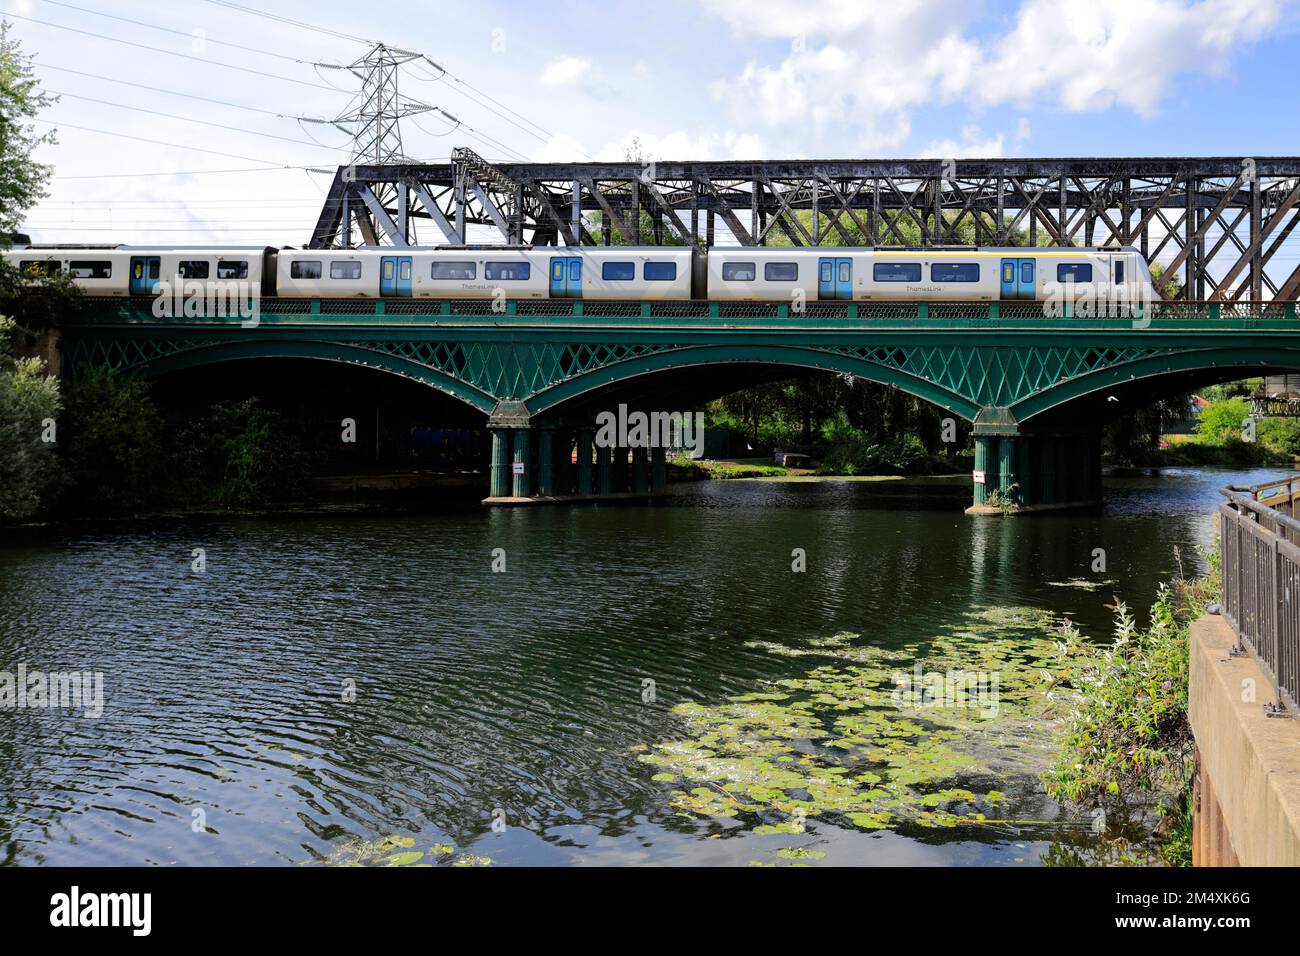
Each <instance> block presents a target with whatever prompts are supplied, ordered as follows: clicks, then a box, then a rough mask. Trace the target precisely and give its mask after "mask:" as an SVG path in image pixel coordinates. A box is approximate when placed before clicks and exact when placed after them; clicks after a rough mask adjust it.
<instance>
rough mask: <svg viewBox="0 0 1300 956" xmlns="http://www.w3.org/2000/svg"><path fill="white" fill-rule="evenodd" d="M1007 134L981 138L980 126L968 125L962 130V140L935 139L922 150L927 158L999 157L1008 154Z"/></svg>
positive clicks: (922, 154)
mask: <svg viewBox="0 0 1300 956" xmlns="http://www.w3.org/2000/svg"><path fill="white" fill-rule="evenodd" d="M1005 142H1006V134H1004V133H998V134H997V135H996V136H991V137H987V138H985V139H981V138H980V128H979V127H978V126H967V127H965V128H964V129H963V130H962V131H961V141H960V142H958V141H957V140H953V139H941V140H935V141H934V142H932V143H929V144H928V145H927V146H925V147H924V148H923V149H922V150H921V153H920V155H921V157H922V158H925V159H929V158H934V159H998V158H1000V157H1002V156H1004V155H1006V150H1005Z"/></svg>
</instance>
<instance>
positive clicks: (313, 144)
mask: <svg viewBox="0 0 1300 956" xmlns="http://www.w3.org/2000/svg"><path fill="white" fill-rule="evenodd" d="M49 92H50V93H53V94H54V95H55V96H70V97H72V98H73V99H74V100H85V101H86V102H88V103H98V104H100V105H101V106H112V107H114V108H116V109H120V110H133V111H134V112H136V113H148V114H149V115H150V116H162V117H165V118H167V119H174V120H179V121H180V122H182V123H198V124H199V125H201V126H212V127H215V128H216V129H225V130H231V131H233V132H236V133H246V134H248V135H249V136H265V137H266V138H267V139H278V140H281V141H283V142H286V143H297V144H298V145H300V146H309V147H312V148H314V149H331V150H336V151H337V150H343V151H345V152H346V150H347V147H346V146H329V145H327V144H325V143H316V142H309V141H307V140H305V139H294V138H292V137H290V136H280V135H277V134H276V133H262V132H259V131H258V130H254V129H244V128H242V127H239V126H230V125H228V124H226V123H213V122H210V121H208V120H201V119H195V118H194V117H192V116H180V115H178V114H176V113H165V112H163V111H161V110H150V109H145V108H144V107H143V106H131V105H129V104H127V103H115V102H113V101H112V100H100V99H96V98H95V97H93V96H82V95H81V94H80V93H68V92H65V91H62V90H50V91H49Z"/></svg>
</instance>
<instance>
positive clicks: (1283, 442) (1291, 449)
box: [1255, 418, 1300, 456]
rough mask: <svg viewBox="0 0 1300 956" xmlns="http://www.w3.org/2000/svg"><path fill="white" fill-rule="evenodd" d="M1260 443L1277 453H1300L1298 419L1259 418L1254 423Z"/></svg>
mask: <svg viewBox="0 0 1300 956" xmlns="http://www.w3.org/2000/svg"><path fill="white" fill-rule="evenodd" d="M1255 437H1256V439H1257V440H1258V441H1259V443H1260V444H1261V445H1263V446H1264V447H1265V448H1267V449H1268V450H1269V451H1271V452H1274V453H1275V454H1278V455H1289V456H1295V455H1300V419H1298V418H1261V419H1260V420H1259V421H1258V423H1257V424H1256V425H1255Z"/></svg>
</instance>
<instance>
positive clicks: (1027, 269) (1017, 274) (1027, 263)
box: [1001, 259, 1037, 299]
mask: <svg viewBox="0 0 1300 956" xmlns="http://www.w3.org/2000/svg"><path fill="white" fill-rule="evenodd" d="M1034 273H1035V267H1034V260H1033V259H1003V260H1002V272H1001V278H1002V298H1004V299H1032V298H1034V297H1035V296H1036V295H1037V288H1036V282H1035V280H1034Z"/></svg>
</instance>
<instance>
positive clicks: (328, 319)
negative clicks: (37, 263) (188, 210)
mask: <svg viewBox="0 0 1300 956" xmlns="http://www.w3.org/2000/svg"><path fill="white" fill-rule="evenodd" d="M254 301H255V302H256V304H257V315H258V320H259V322H262V323H268V324H275V325H321V324H352V323H356V322H357V321H358V320H365V319H371V318H377V319H380V320H381V321H380V323H379V324H381V325H411V324H430V325H438V326H443V325H471V326H482V325H485V324H486V325H498V326H499V325H511V326H529V327H547V326H553V327H565V328H570V327H574V326H581V327H587V328H591V327H597V328H700V327H701V326H702V325H703V324H707V325H709V326H713V327H721V328H733V329H734V328H756V329H771V328H788V329H801V328H807V329H822V330H824V329H827V328H833V327H836V326H835V323H837V322H838V323H843V325H842V326H840V327H843V328H863V327H874V328H907V329H970V328H978V329H987V328H1005V329H1013V328H1018V329H1026V330H1029V329H1033V330H1042V329H1132V328H1142V329H1164V330H1205V331H1217V332H1223V331H1231V330H1234V329H1240V330H1248V329H1270V330H1276V331H1289V330H1297V331H1300V325H1297V323H1296V303H1295V302H1276V303H1264V304H1260V305H1255V304H1235V303H1233V304H1228V303H1221V302H1181V303H1159V304H1156V305H1153V306H1151V307H1149V308H1147V309H1142V308H1139V309H1137V310H1135V312H1134V313H1133V314H1130V313H1128V312H1124V313H1122V314H1115V313H1112V314H1110V315H1106V314H1102V315H1091V314H1083V313H1078V314H1076V310H1075V309H1073V308H1072V307H1071V306H1070V305H1068V304H1067V305H1066V306H1065V307H1064V309H1063V310H1062V314H1060V315H1051V314H1048V313H1047V312H1046V311H1045V309H1044V303H1036V302H1035V303H1005V302H921V303H915V302H810V303H807V304H806V305H805V306H804V307H803V308H802V309H799V308H797V307H796V306H794V305H793V304H791V303H789V302H707V301H629V302H610V301H583V300H574V301H568V300H555V299H518V300H515V299H510V300H506V301H505V302H504V303H501V304H495V305H494V303H493V302H492V301H491V300H485V299H289V298H264V299H260V300H254ZM154 302H155V299H154V298H153V297H143V298H132V299H111V300H103V299H98V300H92V299H88V300H85V301H83V302H82V303H81V305H80V307H79V309H78V311H77V312H76V314H75V315H73V316H69V322H68V324H72V325H76V324H81V323H87V324H95V325H99V324H104V323H109V324H113V323H130V324H135V323H140V322H144V323H151V324H162V325H166V324H212V323H232V322H237V321H239V317H238V315H234V314H230V315H227V316H214V317H211V316H202V315H195V316H183V315H180V316H162V317H159V316H156V315H155V313H154V311H153V310H154ZM701 320H704V322H702V321H701ZM366 324H371V323H366Z"/></svg>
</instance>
